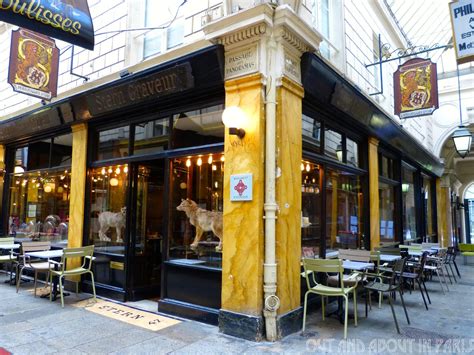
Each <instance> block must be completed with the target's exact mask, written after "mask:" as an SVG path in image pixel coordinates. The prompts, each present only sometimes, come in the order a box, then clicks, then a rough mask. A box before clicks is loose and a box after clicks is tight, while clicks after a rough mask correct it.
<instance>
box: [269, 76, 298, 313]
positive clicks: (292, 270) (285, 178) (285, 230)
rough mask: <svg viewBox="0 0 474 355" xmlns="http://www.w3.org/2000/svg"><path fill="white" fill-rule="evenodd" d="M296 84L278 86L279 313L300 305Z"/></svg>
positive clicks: (292, 82)
mask: <svg viewBox="0 0 474 355" xmlns="http://www.w3.org/2000/svg"><path fill="white" fill-rule="evenodd" d="M303 95H304V91H303V88H302V87H301V85H299V84H297V83H296V82H294V81H292V80H290V79H287V78H285V77H283V78H282V83H281V86H279V87H277V112H276V120H277V138H276V148H277V162H276V164H277V168H279V170H278V171H279V172H280V174H278V173H277V179H276V201H277V204H278V206H279V211H278V212H277V217H278V218H277V220H276V260H277V264H278V266H277V296H278V297H279V299H280V302H281V303H280V308H279V309H278V313H279V314H284V313H287V312H289V311H291V310H293V309H296V308H298V307H299V306H300V302H301V301H300V297H301V295H300V293H301V291H300V282H301V276H300V273H301V270H300V268H301V266H300V262H301V157H302V139H301V125H302V120H301V116H302V99H303Z"/></svg>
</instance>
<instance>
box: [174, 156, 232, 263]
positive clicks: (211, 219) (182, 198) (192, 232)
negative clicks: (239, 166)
mask: <svg viewBox="0 0 474 355" xmlns="http://www.w3.org/2000/svg"><path fill="white" fill-rule="evenodd" d="M223 158H224V156H223V155H222V154H214V155H212V154H206V155H200V156H185V157H180V158H175V159H173V161H172V167H171V203H170V223H169V236H170V237H169V256H170V259H171V260H173V262H176V263H182V264H197V265H206V266H212V267H221V266H222V248H224V247H225V246H223V245H222V244H221V241H222V210H223V198H222V195H223V183H224V179H223V176H224V159H223ZM178 208H179V209H178ZM198 215H199V216H200V218H199V219H198V218H197V216H198Z"/></svg>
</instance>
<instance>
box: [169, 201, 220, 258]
mask: <svg viewBox="0 0 474 355" xmlns="http://www.w3.org/2000/svg"><path fill="white" fill-rule="evenodd" d="M176 209H177V210H178V211H183V212H184V213H186V216H187V217H188V219H189V223H191V224H192V225H193V226H194V227H195V228H196V237H195V238H194V241H193V242H192V244H191V245H190V247H191V249H193V250H195V249H196V248H197V247H198V243H199V242H200V241H201V238H202V234H203V233H204V232H210V231H212V233H214V234H215V236H216V237H217V238H219V245H218V246H217V247H216V250H217V251H221V250H222V212H213V211H208V210H205V209H203V208H200V207H198V205H197V203H196V202H194V201H193V200H190V199H189V198H187V199H186V200H181V204H180V205H179V206H178V207H176Z"/></svg>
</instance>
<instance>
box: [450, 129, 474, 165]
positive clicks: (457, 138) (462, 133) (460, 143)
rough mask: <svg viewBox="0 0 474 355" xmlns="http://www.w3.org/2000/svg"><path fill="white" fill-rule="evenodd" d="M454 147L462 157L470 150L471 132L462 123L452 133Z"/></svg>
mask: <svg viewBox="0 0 474 355" xmlns="http://www.w3.org/2000/svg"><path fill="white" fill-rule="evenodd" d="M452 138H453V141H454V148H456V152H458V154H459V155H460V156H461V158H463V159H464V157H466V155H468V154H469V151H470V150H471V142H472V134H471V132H469V131H468V130H467V129H466V127H464V126H463V125H461V126H459V128H458V129H457V130H456V131H454V133H453V136H452Z"/></svg>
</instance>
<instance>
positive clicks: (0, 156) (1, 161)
mask: <svg viewBox="0 0 474 355" xmlns="http://www.w3.org/2000/svg"><path fill="white" fill-rule="evenodd" d="M0 170H5V146H4V145H1V144H0Z"/></svg>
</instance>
